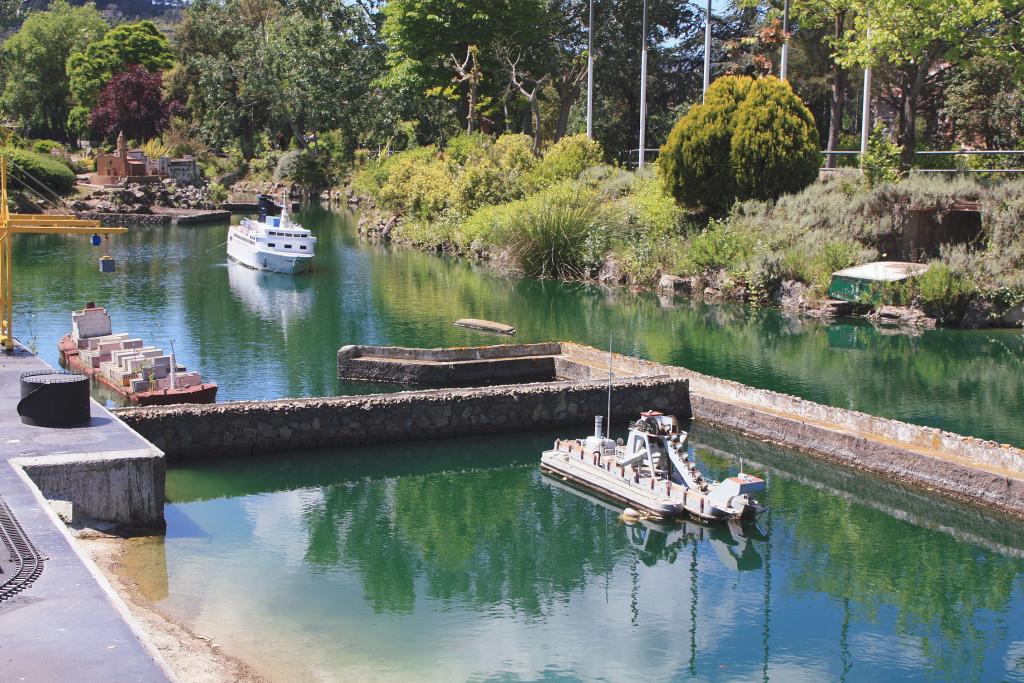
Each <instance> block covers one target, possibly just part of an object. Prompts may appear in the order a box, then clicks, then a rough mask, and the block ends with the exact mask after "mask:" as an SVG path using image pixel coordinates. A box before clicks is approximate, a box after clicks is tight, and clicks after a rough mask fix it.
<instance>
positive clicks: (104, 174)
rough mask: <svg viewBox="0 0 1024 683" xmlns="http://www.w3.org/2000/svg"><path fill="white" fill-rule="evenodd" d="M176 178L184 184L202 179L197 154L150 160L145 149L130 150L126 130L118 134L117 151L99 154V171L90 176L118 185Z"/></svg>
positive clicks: (91, 179) (97, 181)
mask: <svg viewBox="0 0 1024 683" xmlns="http://www.w3.org/2000/svg"><path fill="white" fill-rule="evenodd" d="M164 178H173V179H174V180H175V181H177V182H180V183H194V182H197V181H198V180H199V167H198V165H197V164H196V160H195V159H194V158H193V157H182V158H181V159H169V158H168V157H160V158H159V159H150V158H148V157H147V156H146V153H145V152H143V151H142V150H141V149H131V150H130V149H128V143H127V142H126V141H125V139H124V131H121V132H120V133H119V134H118V136H117V149H116V150H115V151H114V153H113V154H99V155H97V156H96V172H95V173H91V174H90V175H89V182H90V183H92V184H93V185H104V186H115V185H123V184H125V183H128V182H133V183H151V182H159V181H160V180H162V179H164Z"/></svg>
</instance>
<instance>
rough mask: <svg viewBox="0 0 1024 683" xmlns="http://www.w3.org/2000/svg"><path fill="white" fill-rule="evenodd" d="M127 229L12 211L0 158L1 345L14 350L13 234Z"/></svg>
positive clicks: (101, 232) (4, 166)
mask: <svg viewBox="0 0 1024 683" xmlns="http://www.w3.org/2000/svg"><path fill="white" fill-rule="evenodd" d="M125 232H128V230H127V228H107V227H103V226H102V225H100V222H99V221H87V220H82V219H80V218H74V217H72V216H51V215H47V214H18V213H11V212H10V211H9V210H8V208H7V157H0V348H3V350H4V351H11V350H13V349H14V331H13V329H14V325H13V321H12V320H11V318H12V315H13V308H14V270H13V266H12V252H13V244H12V242H13V241H14V235H16V234H21V235H50V234H55V233H56V234H61V235H116V234H119V233H125Z"/></svg>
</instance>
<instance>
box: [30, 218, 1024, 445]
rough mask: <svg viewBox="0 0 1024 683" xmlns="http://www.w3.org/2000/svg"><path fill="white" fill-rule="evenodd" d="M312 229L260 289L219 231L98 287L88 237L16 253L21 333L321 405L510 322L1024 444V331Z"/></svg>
mask: <svg viewBox="0 0 1024 683" xmlns="http://www.w3.org/2000/svg"><path fill="white" fill-rule="evenodd" d="M298 218H299V220H301V221H302V222H303V223H304V224H305V225H306V226H308V227H310V228H311V229H313V230H314V231H315V232H316V235H317V238H318V239H319V244H318V247H317V252H318V253H317V260H316V271H315V272H314V273H312V274H309V275H304V276H299V277H293V276H286V275H280V274H261V273H256V272H255V271H250V270H248V269H246V268H243V267H241V266H238V265H237V264H228V263H227V262H226V256H225V247H224V246H223V242H224V240H225V239H226V232H227V228H226V226H224V225H217V226H206V227H188V228H156V229H153V228H149V229H146V228H143V229H139V230H136V231H134V232H132V233H131V234H130V235H127V236H122V237H118V238H116V239H114V240H112V246H111V249H110V253H111V254H112V255H113V256H115V257H116V259H117V263H118V272H117V273H115V274H114V275H112V276H111V275H103V274H101V273H99V272H98V266H97V259H98V257H99V254H100V252H98V251H97V250H96V249H94V248H91V247H89V246H88V242H87V240H85V239H83V238H70V237H62V236H46V237H23V236H19V237H18V238H17V240H16V242H15V254H14V258H15V267H16V273H17V283H16V284H17V292H16V300H15V325H16V328H15V332H16V334H17V335H18V336H19V338H21V339H22V340H24V341H25V342H27V343H31V342H33V341H34V344H35V345H36V346H37V347H38V349H39V352H40V353H41V354H42V356H43V357H44V358H45V359H46V360H48V361H50V362H52V363H56V361H57V349H56V345H57V341H58V340H59V339H60V337H61V336H62V335H63V334H65V333H67V331H68V330H69V327H70V316H69V311H70V310H71V309H72V308H78V307H81V306H82V305H83V304H84V303H85V302H86V301H96V302H97V303H99V304H102V305H105V306H107V308H108V309H109V311H110V313H111V316H112V317H113V321H114V326H115V330H118V331H127V332H131V333H133V334H135V335H139V336H142V337H143V338H144V339H146V340H147V341H153V342H156V343H157V344H159V345H163V346H164V347H165V348H169V341H170V340H172V339H173V341H174V344H175V350H176V351H177V356H178V358H179V359H180V360H181V361H182V362H183V363H185V364H186V365H188V366H190V367H197V368H199V369H200V370H202V372H203V373H204V375H205V376H207V377H209V378H212V379H213V380H214V381H216V382H217V383H218V384H219V385H220V389H219V395H218V396H219V398H220V399H221V400H228V399H264V398H281V397H286V396H315V395H325V394H334V393H339V392H341V393H349V392H351V391H366V388H359V387H339V386H338V382H337V380H336V379H335V362H336V361H335V352H336V351H337V349H338V347H339V346H342V345H343V344H350V343H366V344H397V345H407V346H443V345H453V344H485V343H497V342H500V341H502V340H503V338H502V337H496V336H494V335H488V334H484V333H477V332H472V331H468V330H462V329H460V328H456V327H453V326H452V324H451V323H452V321H454V320H456V319H458V318H467V317H475V318H485V319H490V320H498V321H501V322H507V323H510V324H512V325H515V326H516V327H517V328H518V329H519V334H518V335H517V336H516V337H515V339H516V340H517V341H524V342H530V341H550V340H564V339H570V340H577V341H581V342H584V343H588V344H592V345H594V346H598V347H600V348H605V347H607V345H608V334H609V332H612V333H613V335H614V346H615V349H616V350H617V351H620V352H622V353H627V354H631V355H637V356H643V357H646V358H651V359H654V360H658V361H662V362H667V363H672V364H676V365H684V366H687V367H690V368H692V369H694V370H698V371H701V372H705V373H708V374H711V375H715V376H719V377H725V378H729V379H735V380H738V381H741V382H744V383H747V384H752V385H754V386H758V387H764V388H769V389H774V390H777V391H782V392H785V393H790V394H796V395H799V396H803V397H805V398H808V399H811V400H814V401H818V402H822V403H828V404H832V405H836V406H842V407H847V408H855V409H858V410H863V411H865V412H868V413H874V414H879V415H885V416H888V417H895V418H899V419H902V420H906V421H909V422H916V423H920V424H927V425H932V426H936V427H942V428H944V429H949V430H951V431H956V432H961V433H966V434H972V435H975V436H980V437H984V438H988V439H994V440H997V441H1001V442H1006V443H1013V444H1015V445H1024V420H1022V419H1020V416H1021V415H1022V414H1024V360H1022V359H1024V334H1022V332H1021V331H1019V330H983V331H978V330H933V331H927V332H925V333H924V334H922V335H921V336H919V337H907V336H904V335H890V334H883V333H880V332H879V331H877V330H875V329H874V328H873V327H871V326H868V325H863V324H839V325H833V326H826V325H822V324H821V323H819V322H816V321H809V320H799V319H793V318H787V317H786V316H784V315H783V314H782V313H780V312H779V311H777V310H773V309H760V310H758V309H751V308H747V307H743V306H738V305H713V306H709V305H704V304H699V303H693V302H688V301H685V300H684V301H679V302H675V303H672V302H663V301H661V300H659V298H658V297H657V296H655V295H653V294H650V293H643V294H634V293H630V292H628V291H624V290H608V289H604V288H601V287H597V286H592V285H581V284H564V283H559V282H550V281H548V282H541V281H537V280H523V279H504V278H502V277H499V276H497V275H495V274H494V273H492V272H490V271H489V270H487V269H486V268H484V267H480V266H474V265H471V264H469V263H466V262H464V261H457V260H453V259H446V258H440V257H437V256H434V255H430V254H422V253H417V252H413V251H410V250H406V249H393V250H392V249H387V248H384V247H370V246H367V245H366V244H365V243H361V242H360V241H359V240H358V239H357V237H356V236H355V234H354V231H353V229H352V224H351V220H350V218H349V217H348V216H347V215H345V214H339V213H332V212H328V211H325V210H323V209H320V208H310V209H307V210H306V211H304V212H302V213H301V214H299V216H298Z"/></svg>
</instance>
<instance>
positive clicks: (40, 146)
mask: <svg viewBox="0 0 1024 683" xmlns="http://www.w3.org/2000/svg"><path fill="white" fill-rule="evenodd" d="M31 149H32V151H33V152H38V153H39V154H49V153H50V152H51V151H53V150H58V151H60V152H63V151H65V148H64V145H63V144H61V143H59V142H57V141H55V140H33V141H32V147H31Z"/></svg>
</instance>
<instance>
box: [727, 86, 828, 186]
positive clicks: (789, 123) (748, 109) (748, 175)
mask: <svg viewBox="0 0 1024 683" xmlns="http://www.w3.org/2000/svg"><path fill="white" fill-rule="evenodd" d="M729 156H730V161H731V163H732V167H733V168H734V169H735V173H736V176H735V177H736V195H737V197H739V198H740V199H774V198H776V197H778V196H780V195H783V194H790V193H793V192H799V191H800V190H802V189H804V188H805V187H807V186H808V185H810V184H811V182H813V181H814V179H815V178H817V177H818V169H819V168H820V167H821V155H820V153H819V151H818V132H817V129H816V128H815V126H814V117H813V116H812V115H811V112H810V110H809V109H808V108H807V107H806V106H804V103H803V102H801V101H800V98H799V97H797V96H796V94H795V93H794V92H793V89H792V88H791V87H790V85H789V83H784V82H782V81H779V80H778V79H776V78H774V77H772V76H769V77H768V78H761V79H758V80H756V81H754V84H753V85H752V86H750V89H749V90H748V92H747V96H746V98H745V99H744V100H743V102H742V103H741V104H740V106H739V108H738V109H737V110H736V114H735V132H734V133H733V136H732V143H731V149H730V155H729Z"/></svg>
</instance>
